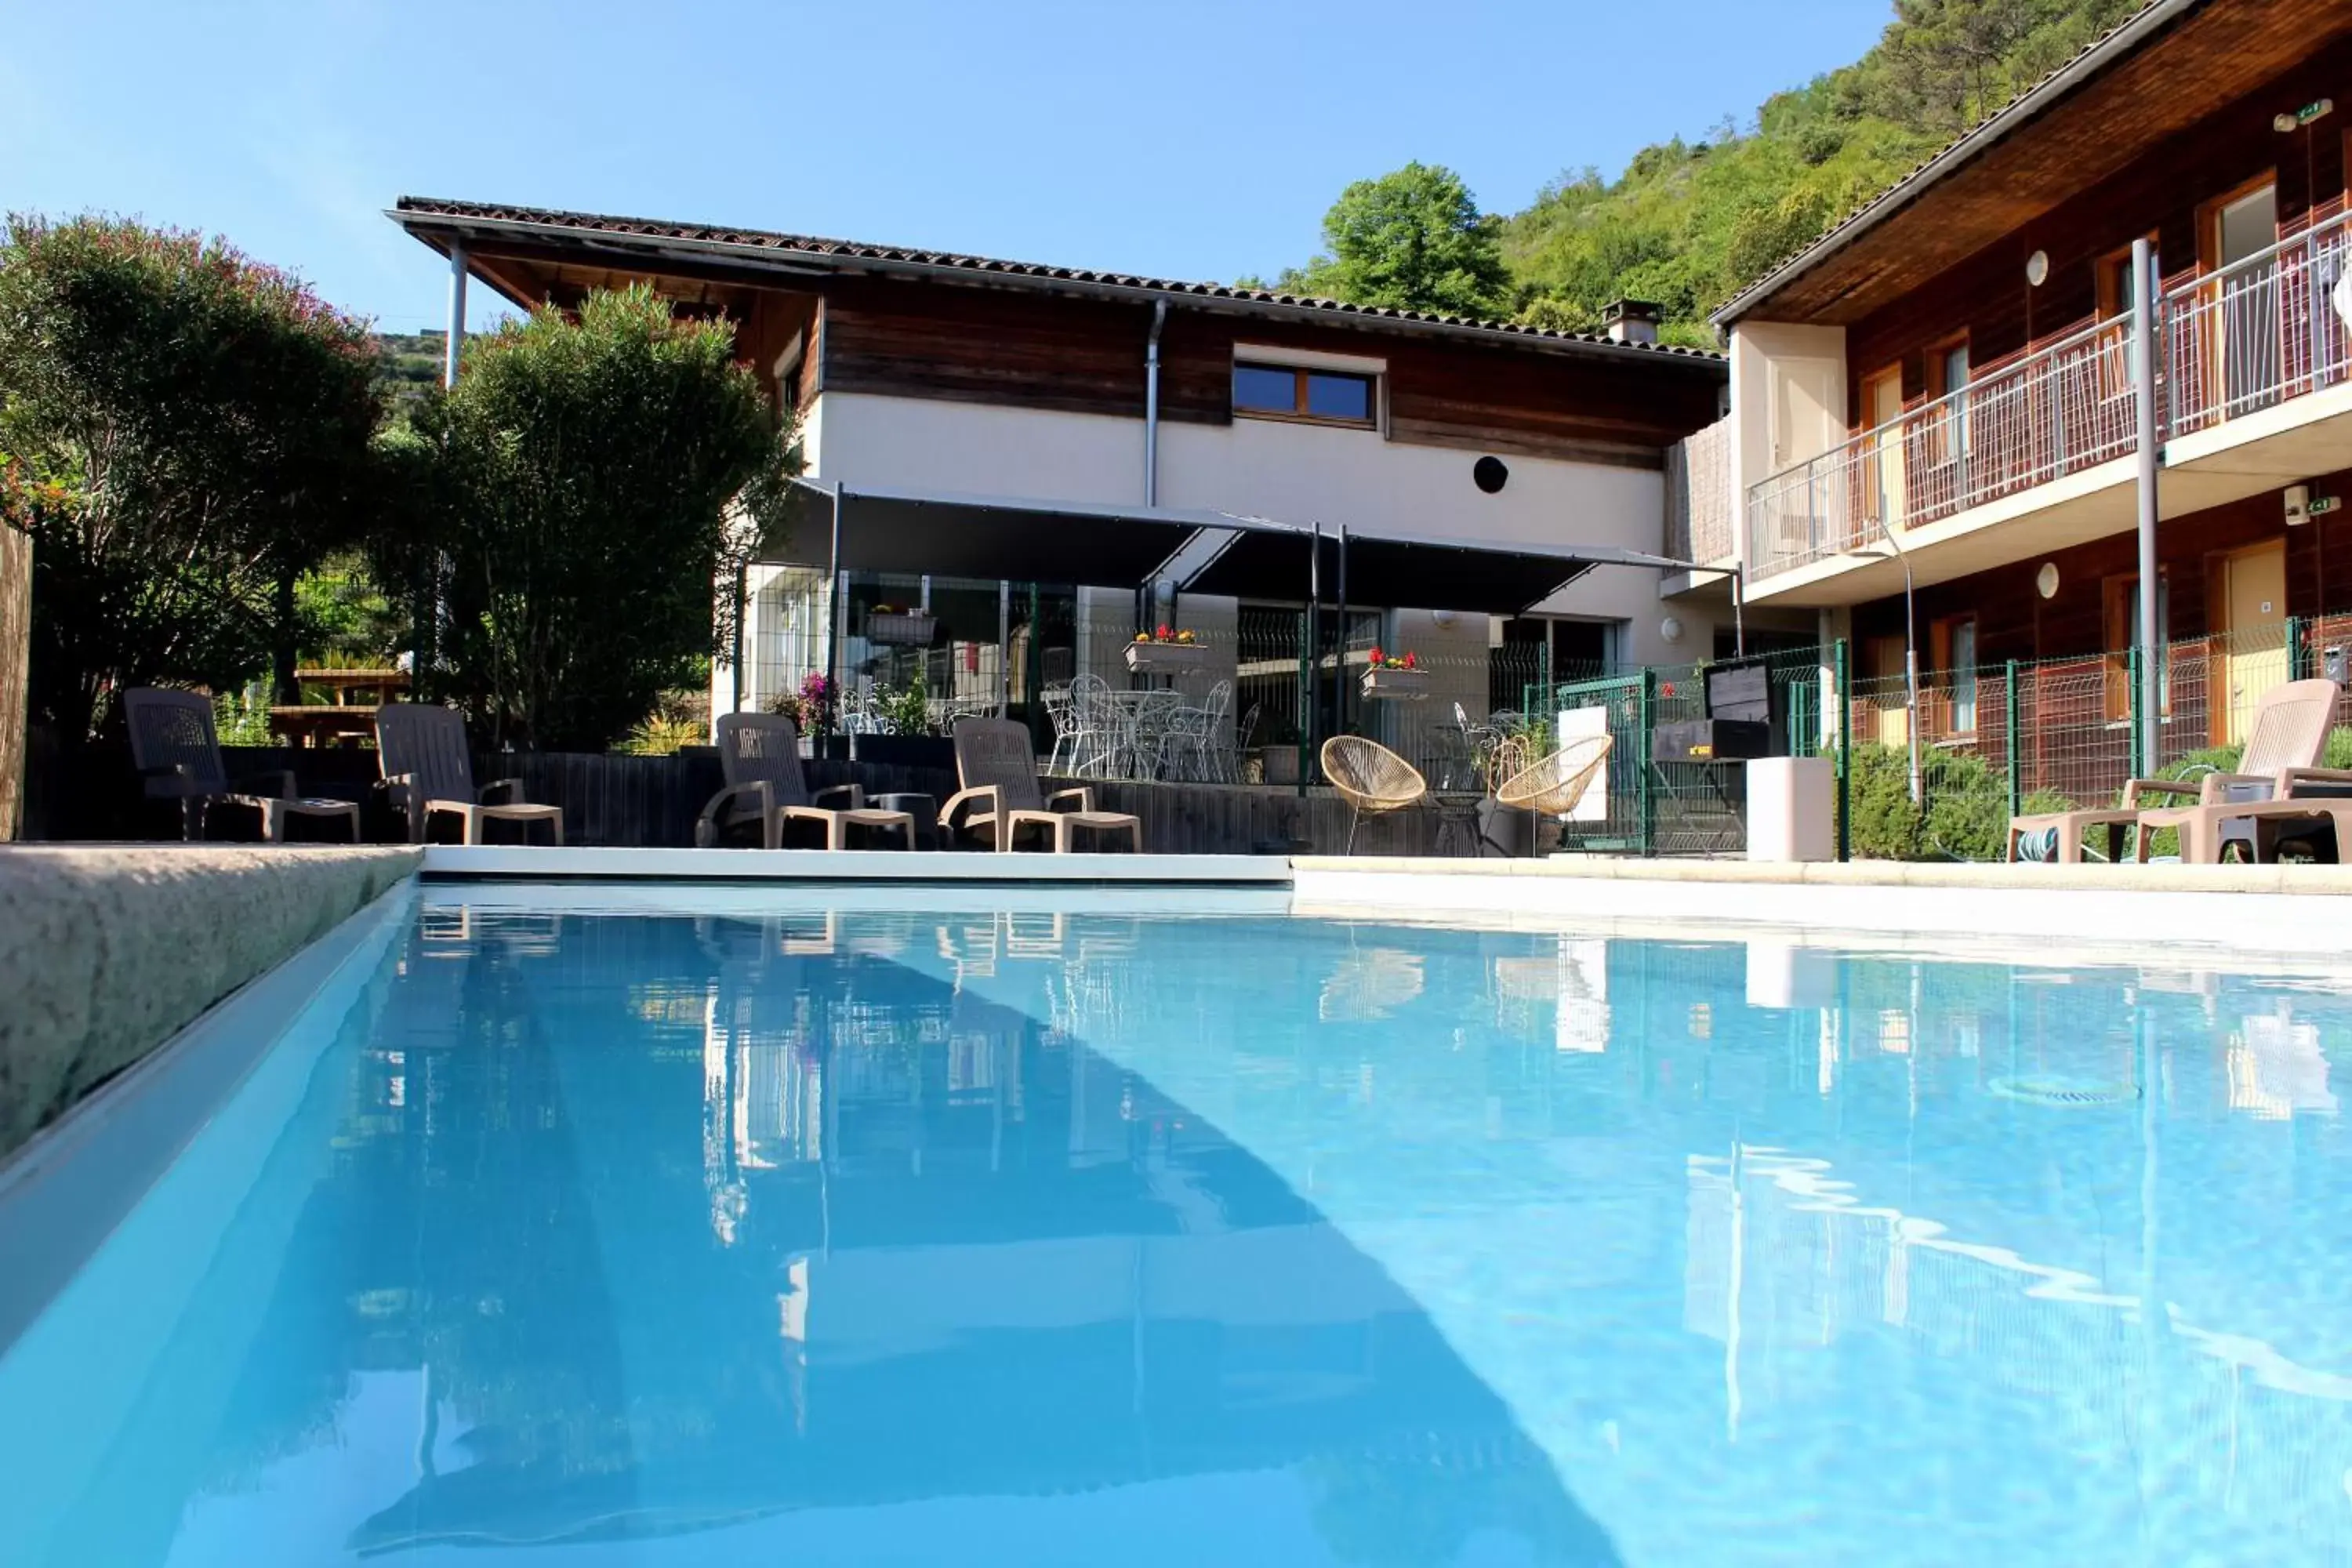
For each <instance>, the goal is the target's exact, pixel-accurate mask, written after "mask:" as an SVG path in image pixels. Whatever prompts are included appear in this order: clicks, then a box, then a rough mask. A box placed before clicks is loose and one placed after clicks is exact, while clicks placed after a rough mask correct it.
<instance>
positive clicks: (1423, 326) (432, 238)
mask: <svg viewBox="0 0 2352 1568" xmlns="http://www.w3.org/2000/svg"><path fill="white" fill-rule="evenodd" d="M384 216H386V217H388V218H390V219H392V221H393V222H394V223H396V224H398V225H399V226H401V227H402V228H403V229H404V230H406V231H407V233H408V234H409V236H410V237H412V238H415V239H416V240H419V241H420V242H422V243H424V244H425V245H427V246H429V247H432V248H433V249H434V250H436V251H437V252H439V253H440V254H442V255H444V256H446V255H448V254H449V252H450V250H451V248H452V247H455V246H457V245H463V246H464V247H466V248H467V251H468V252H469V253H470V254H471V255H473V256H475V257H478V258H491V257H495V256H497V255H500V254H508V253H511V254H514V255H518V256H524V257H533V258H543V259H545V260H547V261H551V262H560V261H563V260H570V261H572V262H575V263H578V264H581V265H587V266H594V267H601V268H610V269H612V270H614V271H632V270H634V271H638V272H655V273H658V272H662V271H665V270H677V271H682V272H684V273H686V274H687V275H689V276H703V277H710V276H717V277H719V278H722V279H732V280H735V281H740V282H745V283H755V284H757V283H765V284H767V285H769V286H771V287H787V288H788V287H791V286H793V280H794V279H801V280H803V286H805V280H808V279H819V278H831V277H845V276H868V277H885V278H900V279H910V280H918V281H924V282H932V283H947V284H955V285H961V286H964V287H980V288H1003V289H1022V290H1026V291H1029V292H1044V293H1051V294H1059V295H1064V296H1066V297H1070V298H1076V299H1088V300H1109V301H1115V302H1122V303H1130V304H1139V305H1150V304H1154V303H1157V302H1160V301H1165V302H1167V303H1168V304H1169V305H1171V307H1174V306H1181V307H1182V308H1183V309H1186V310H1202V311H1208V312H1213V313H1219V314H1228V315H1236V316H1245V317H1249V318H1251V319H1254V320H1258V321H1300V322H1313V323H1316V324H1318V325H1320V326H1326V327H1341V328H1349V329H1358V330H1361V331H1372V332H1387V333H1393V334H1398V335H1404V336H1412V337H1421V338H1444V339H1450V340H1454V341H1457V342H1475V343H1481V344H1484V345H1486V346H1488V347H1492V348H1498V349H1517V350H1523V351H1528V352H1532V353H1553V354H1564V355H1570V356H1573V357H1576V358H1580V359H1585V360H1595V361H1605V362H1612V363H1624V364H1637V363H1638V364H1643V365H1653V366H1669V365H1673V366H1681V367H1683V368H1685V369H1687V370H1691V371H1694V372H1697V373H1701V374H1707V375H1710V376H1715V377H1718V378H1719V377H1720V376H1722V375H1723V374H1725V361H1724V357H1723V356H1722V355H1721V354H1719V353H1708V352H1706V351H1702V350H1696V349H1682V348H1675V347H1672V346H1666V345H1656V344H1642V343H1620V342H1611V341H1610V340H1608V339H1606V338H1601V337H1595V336H1590V335H1587V334H1582V333H1576V332H1556V331H1546V330H1543V329H1539V328H1534V327H1515V326H1510V325H1507V324H1503V323H1496V322H1481V321H1464V320H1459V319H1455V318H1450V317H1437V316H1429V315H1423V314H1420V313H1418V312H1412V311H1391V310H1381V309H1376V308H1370V307H1361V306H1356V305H1351V304H1348V303H1345V302H1341V301H1334V300H1313V299H1308V298H1304V297H1300V296H1294V295H1281V294H1274V293H1271V292H1266V291H1264V290H1258V289H1236V288H1231V287H1228V286H1225V285H1223V284H1213V283H1185V282H1179V281H1176V280H1173V279H1156V278H1139V277H1128V276H1123V275H1118V274H1109V273H1099V272H1088V271H1083V270H1079V269H1075V268H1047V267H1036V266H1031V265H1028V264H1024V263H1014V262H1003V261H993V260H990V259H988V258H981V257H948V256H944V255H932V254H929V253H925V252H918V251H903V250H892V249H887V248H885V247H873V246H851V245H846V244H843V243H840V242H835V241H819V240H814V239H809V238H805V237H797V236H789V235H771V234H762V233H754V232H752V231H732V232H736V233H738V234H739V235H740V237H734V238H728V237H718V236H715V235H712V234H709V233H693V232H688V227H689V226H685V225H676V224H662V223H656V222H652V221H650V220H645V219H636V218H621V217H605V216H599V215H594V214H583V213H555V212H539V211H528V210H525V209H500V208H492V207H488V206H486V205H479V204H474V203H458V202H443V201H433V200H427V199H425V198H421V197H411V196H403V197H401V198H400V205H396V206H394V207H391V208H389V209H387V210H386V211H385V213H384ZM484 271H485V275H486V276H487V277H488V279H489V280H490V281H491V283H492V284H493V285H494V286H495V287H497V288H498V289H499V292H501V293H502V294H505V295H506V296H507V297H508V298H509V299H510V300H513V301H514V302H515V303H516V304H518V305H520V306H522V307H524V308H525V309H529V308H530V307H532V306H535V305H537V304H539V303H541V301H540V300H535V299H532V298H530V297H529V295H528V292H527V291H526V290H525V289H521V288H520V287H519V286H518V285H517V284H516V283H515V282H514V281H513V280H512V279H506V278H502V277H501V276H500V275H499V273H497V272H496V271H495V270H493V269H488V268H485V269H484Z"/></svg>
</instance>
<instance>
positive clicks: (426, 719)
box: [375, 702, 563, 845]
mask: <svg viewBox="0 0 2352 1568" xmlns="http://www.w3.org/2000/svg"><path fill="white" fill-rule="evenodd" d="M375 745H376V765H377V766H378V767H380V768H381V769H383V782H384V787H385V789H386V790H387V791H388V792H389V793H390V794H391V796H392V805H393V809H394V810H395V811H398V812H401V813H403V814H404V815H405V816H407V818H408V841H409V842H410V843H411V844H422V843H424V842H425V833H426V830H427V829H428V828H430V827H431V826H432V823H433V819H434V818H435V817H436V816H455V817H457V819H458V822H459V824H460V825H461V832H462V837H460V839H459V842H460V843H465V844H479V843H480V842H481V841H482V824H483V823H485V822H512V823H517V824H520V826H521V828H522V831H523V833H524V834H525V835H526V836H527V835H529V833H530V825H531V824H532V823H534V822H544V823H545V824H547V827H548V831H549V832H550V833H551V834H552V835H553V836H554V840H555V842H556V843H557V844H559V845H560V844H562V842H563V810H562V807H561V806H553V805H530V804H528V803H526V802H525V801H524V800H523V799H522V781H521V780H520V779H500V780H499V781H498V782H497V783H496V784H484V785H483V786H482V787H481V788H480V789H476V788H475V787H474V754H473V750H472V748H471V747H469V746H468V745H467V743H466V721H465V719H464V718H463V717H462V716H461V715H460V714H459V713H458V712H457V710H456V709H454V708H441V707H436V706H435V705H434V704H432V703H427V702H387V703H385V704H384V705H383V707H381V708H379V709H377V710H375ZM500 793H503V794H505V795H508V796H509V799H508V800H506V801H505V802H504V803H502V804H498V805H493V804H491V803H490V796H491V795H496V794H500Z"/></svg>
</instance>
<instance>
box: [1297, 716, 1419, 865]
mask: <svg viewBox="0 0 2352 1568" xmlns="http://www.w3.org/2000/svg"><path fill="white" fill-rule="evenodd" d="M1322 755H1323V776H1324V777H1325V778H1326V779H1328V780H1329V781H1330V783H1331V787H1332V788H1333V789H1336V790H1338V791H1339V793H1340V795H1344V796H1345V797H1346V798H1347V802H1348V804H1349V806H1351V807H1353V808H1354V811H1355V816H1353V817H1352V818H1351V819H1350V820H1349V823H1348V853H1349V854H1350V855H1353V854H1354V853H1355V852H1356V829H1357V828H1359V827H1360V826H1363V821H1364V818H1365V817H1366V816H1380V815H1381V813H1383V812H1390V811H1402V810H1403V809H1404V808H1405V807H1406V806H1408V805H1412V804H1413V803H1415V802H1416V801H1418V800H1420V799H1421V798H1422V797H1423V795H1427V794H1428V793H1429V782H1428V781H1427V780H1426V779H1423V777H1422V776H1421V773H1420V770H1419V769H1417V768H1415V767H1414V766H1413V765H1412V763H1408V762H1406V761H1405V760H1404V759H1403V758H1402V757H1400V756H1398V755H1397V754H1396V753H1395V752H1391V751H1390V750H1389V749H1388V748H1387V747H1386V746H1383V745H1381V744H1380V743H1379V742H1374V741H1367V740H1365V739H1364V738H1363V737H1362V736H1361V735H1334V736H1332V737H1331V738H1330V739H1329V740H1328V741H1326V742H1323V753H1322Z"/></svg>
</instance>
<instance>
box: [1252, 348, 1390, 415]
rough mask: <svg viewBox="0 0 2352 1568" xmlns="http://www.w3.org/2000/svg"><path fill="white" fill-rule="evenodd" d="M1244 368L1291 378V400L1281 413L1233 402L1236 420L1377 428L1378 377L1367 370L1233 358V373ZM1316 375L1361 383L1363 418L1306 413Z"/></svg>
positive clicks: (1272, 409)
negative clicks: (1308, 389) (1308, 393)
mask: <svg viewBox="0 0 2352 1568" xmlns="http://www.w3.org/2000/svg"><path fill="white" fill-rule="evenodd" d="M1244 370H1258V371H1272V372H1276V373H1278V374H1285V375H1287V376H1289V377H1291V378H1292V379H1291V388H1292V402H1291V405H1290V408H1289V410H1288V411H1287V412H1285V411H1283V410H1281V409H1275V408H1244V407H1243V406H1242V405H1241V404H1240V403H1239V402H1238V401H1235V402H1234V405H1233V411H1234V418H1236V419H1272V420H1275V421H1276V422H1278V423H1283V424H1290V425H1322V426H1328V427H1330V428H1332V429H1336V430H1378V429H1379V428H1380V427H1381V376H1379V375H1377V374H1373V373H1372V372H1370V371H1362V370H1332V369H1328V368H1327V367H1325V366H1322V365H1311V364H1281V363H1276V362H1274V361H1270V360H1257V359H1236V360H1235V361H1234V374H1239V373H1240V372H1242V371H1244ZM1318 375H1322V376H1329V377H1331V378H1332V379H1334V380H1338V381H1360V382H1362V383H1363V384H1364V410H1365V413H1364V417H1363V418H1361V419H1338V418H1334V417H1333V416H1330V415H1328V414H1310V413H1308V412H1307V386H1308V384H1309V382H1310V381H1311V380H1312V378H1314V377H1316V376H1318ZM1226 395H1227V396H1228V397H1231V396H1232V382H1231V379H1230V378H1228V380H1227V383H1226Z"/></svg>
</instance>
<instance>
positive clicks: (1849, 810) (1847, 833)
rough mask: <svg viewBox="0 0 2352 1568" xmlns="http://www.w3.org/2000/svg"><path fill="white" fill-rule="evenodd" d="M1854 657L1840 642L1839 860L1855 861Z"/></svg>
mask: <svg viewBox="0 0 2352 1568" xmlns="http://www.w3.org/2000/svg"><path fill="white" fill-rule="evenodd" d="M1837 808H1838V858H1839V859H1840V860H1851V859H1853V652H1852V650H1851V649H1850V648H1849V647H1847V646H1846V640H1845V638H1843V637H1840V638H1838V640H1837Z"/></svg>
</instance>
